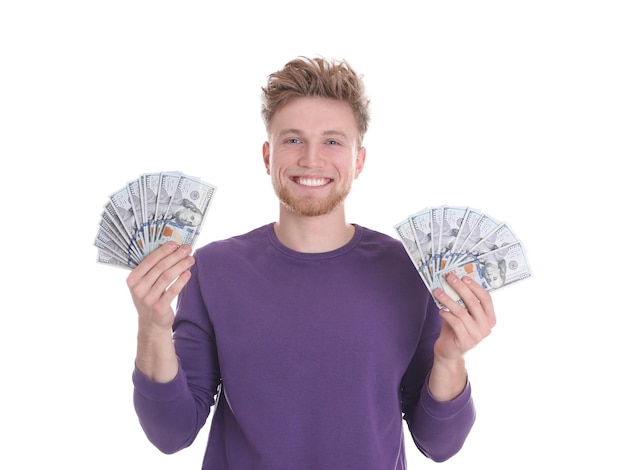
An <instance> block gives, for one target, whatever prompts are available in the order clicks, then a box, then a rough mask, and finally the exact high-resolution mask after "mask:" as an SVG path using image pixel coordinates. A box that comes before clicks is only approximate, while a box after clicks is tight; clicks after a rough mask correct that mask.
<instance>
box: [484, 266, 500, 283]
mask: <svg viewBox="0 0 626 470" xmlns="http://www.w3.org/2000/svg"><path fill="white" fill-rule="evenodd" d="M484 276H485V280H486V281H487V283H488V284H489V285H490V286H491V287H494V288H495V287H501V286H502V285H503V284H504V276H503V275H502V271H500V268H499V267H498V266H497V265H495V264H487V265H485V269H484Z"/></svg>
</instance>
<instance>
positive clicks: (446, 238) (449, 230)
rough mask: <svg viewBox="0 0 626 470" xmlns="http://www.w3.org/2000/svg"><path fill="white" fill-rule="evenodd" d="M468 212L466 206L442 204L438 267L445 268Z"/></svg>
mask: <svg viewBox="0 0 626 470" xmlns="http://www.w3.org/2000/svg"><path fill="white" fill-rule="evenodd" d="M468 213H469V210H468V208H467V207H459V206H444V208H443V218H442V221H441V238H440V241H439V269H445V267H446V265H447V264H448V263H449V261H450V257H451V256H452V253H453V251H452V250H453V248H454V244H455V242H456V240H457V237H458V235H459V232H460V231H461V227H462V226H463V222H464V221H465V218H466V216H467V214H468Z"/></svg>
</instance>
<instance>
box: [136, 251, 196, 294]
mask: <svg viewBox="0 0 626 470" xmlns="http://www.w3.org/2000/svg"><path fill="white" fill-rule="evenodd" d="M190 253H191V247H190V246H189V245H181V246H180V247H179V246H178V245H177V244H176V243H175V242H168V243H166V244H164V245H162V246H160V247H159V248H157V249H156V250H155V251H153V252H152V253H150V254H149V255H148V256H146V257H145V258H144V259H143V261H142V262H141V263H139V265H138V266H137V267H136V268H135V269H134V270H133V271H132V272H131V273H130V275H129V276H128V278H127V279H126V282H127V284H128V287H129V288H130V289H131V290H133V291H136V292H137V294H138V295H142V294H143V293H145V292H146V291H147V290H149V289H151V288H152V287H153V286H154V285H155V284H156V282H157V280H158V279H159V278H160V277H161V275H162V274H163V273H164V272H165V271H167V270H169V269H171V268H172V267H173V266H175V265H176V264H177V263H178V262H180V261H181V260H182V259H184V258H185V257H188V256H189V255H190ZM181 272H182V271H181ZM178 274H180V272H179V273H178ZM176 276H177V275H173V274H171V273H170V279H169V282H172V281H173V280H174V279H175V277H176ZM165 287H167V284H166V285H165V286H164V287H163V289H164V288H165Z"/></svg>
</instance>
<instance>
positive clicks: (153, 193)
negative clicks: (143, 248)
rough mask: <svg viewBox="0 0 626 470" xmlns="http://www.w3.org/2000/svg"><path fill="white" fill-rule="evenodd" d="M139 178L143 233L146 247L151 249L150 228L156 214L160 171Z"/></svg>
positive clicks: (152, 241)
mask: <svg viewBox="0 0 626 470" xmlns="http://www.w3.org/2000/svg"><path fill="white" fill-rule="evenodd" d="M139 179H140V181H141V188H142V214H143V233H144V237H145V240H146V243H147V245H148V247H149V248H150V249H152V246H153V243H154V240H153V233H151V231H150V228H151V225H152V222H154V220H155V216H156V209H157V198H158V195H159V184H160V182H161V173H148V174H144V175H141V176H140V177H139Z"/></svg>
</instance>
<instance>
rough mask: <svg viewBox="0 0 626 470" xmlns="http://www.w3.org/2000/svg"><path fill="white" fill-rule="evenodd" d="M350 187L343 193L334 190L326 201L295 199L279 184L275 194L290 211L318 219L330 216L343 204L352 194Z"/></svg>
mask: <svg viewBox="0 0 626 470" xmlns="http://www.w3.org/2000/svg"><path fill="white" fill-rule="evenodd" d="M350 187H351V185H348V186H346V187H344V188H343V189H342V190H341V191H336V190H333V191H332V192H331V194H329V195H328V196H327V197H326V198H324V199H319V198H301V197H295V196H294V195H293V194H292V193H290V192H289V190H288V189H287V188H285V186H281V185H279V184H274V192H275V193H276V196H278V199H279V201H280V203H281V204H282V205H283V206H285V208H286V209H287V210H288V211H290V212H293V213H294V214H297V215H301V216H305V217H317V216H320V215H326V214H329V213H331V212H332V211H333V210H335V209H336V208H337V207H339V206H340V205H341V204H343V202H344V201H345V200H346V198H347V197H348V194H349V193H350Z"/></svg>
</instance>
